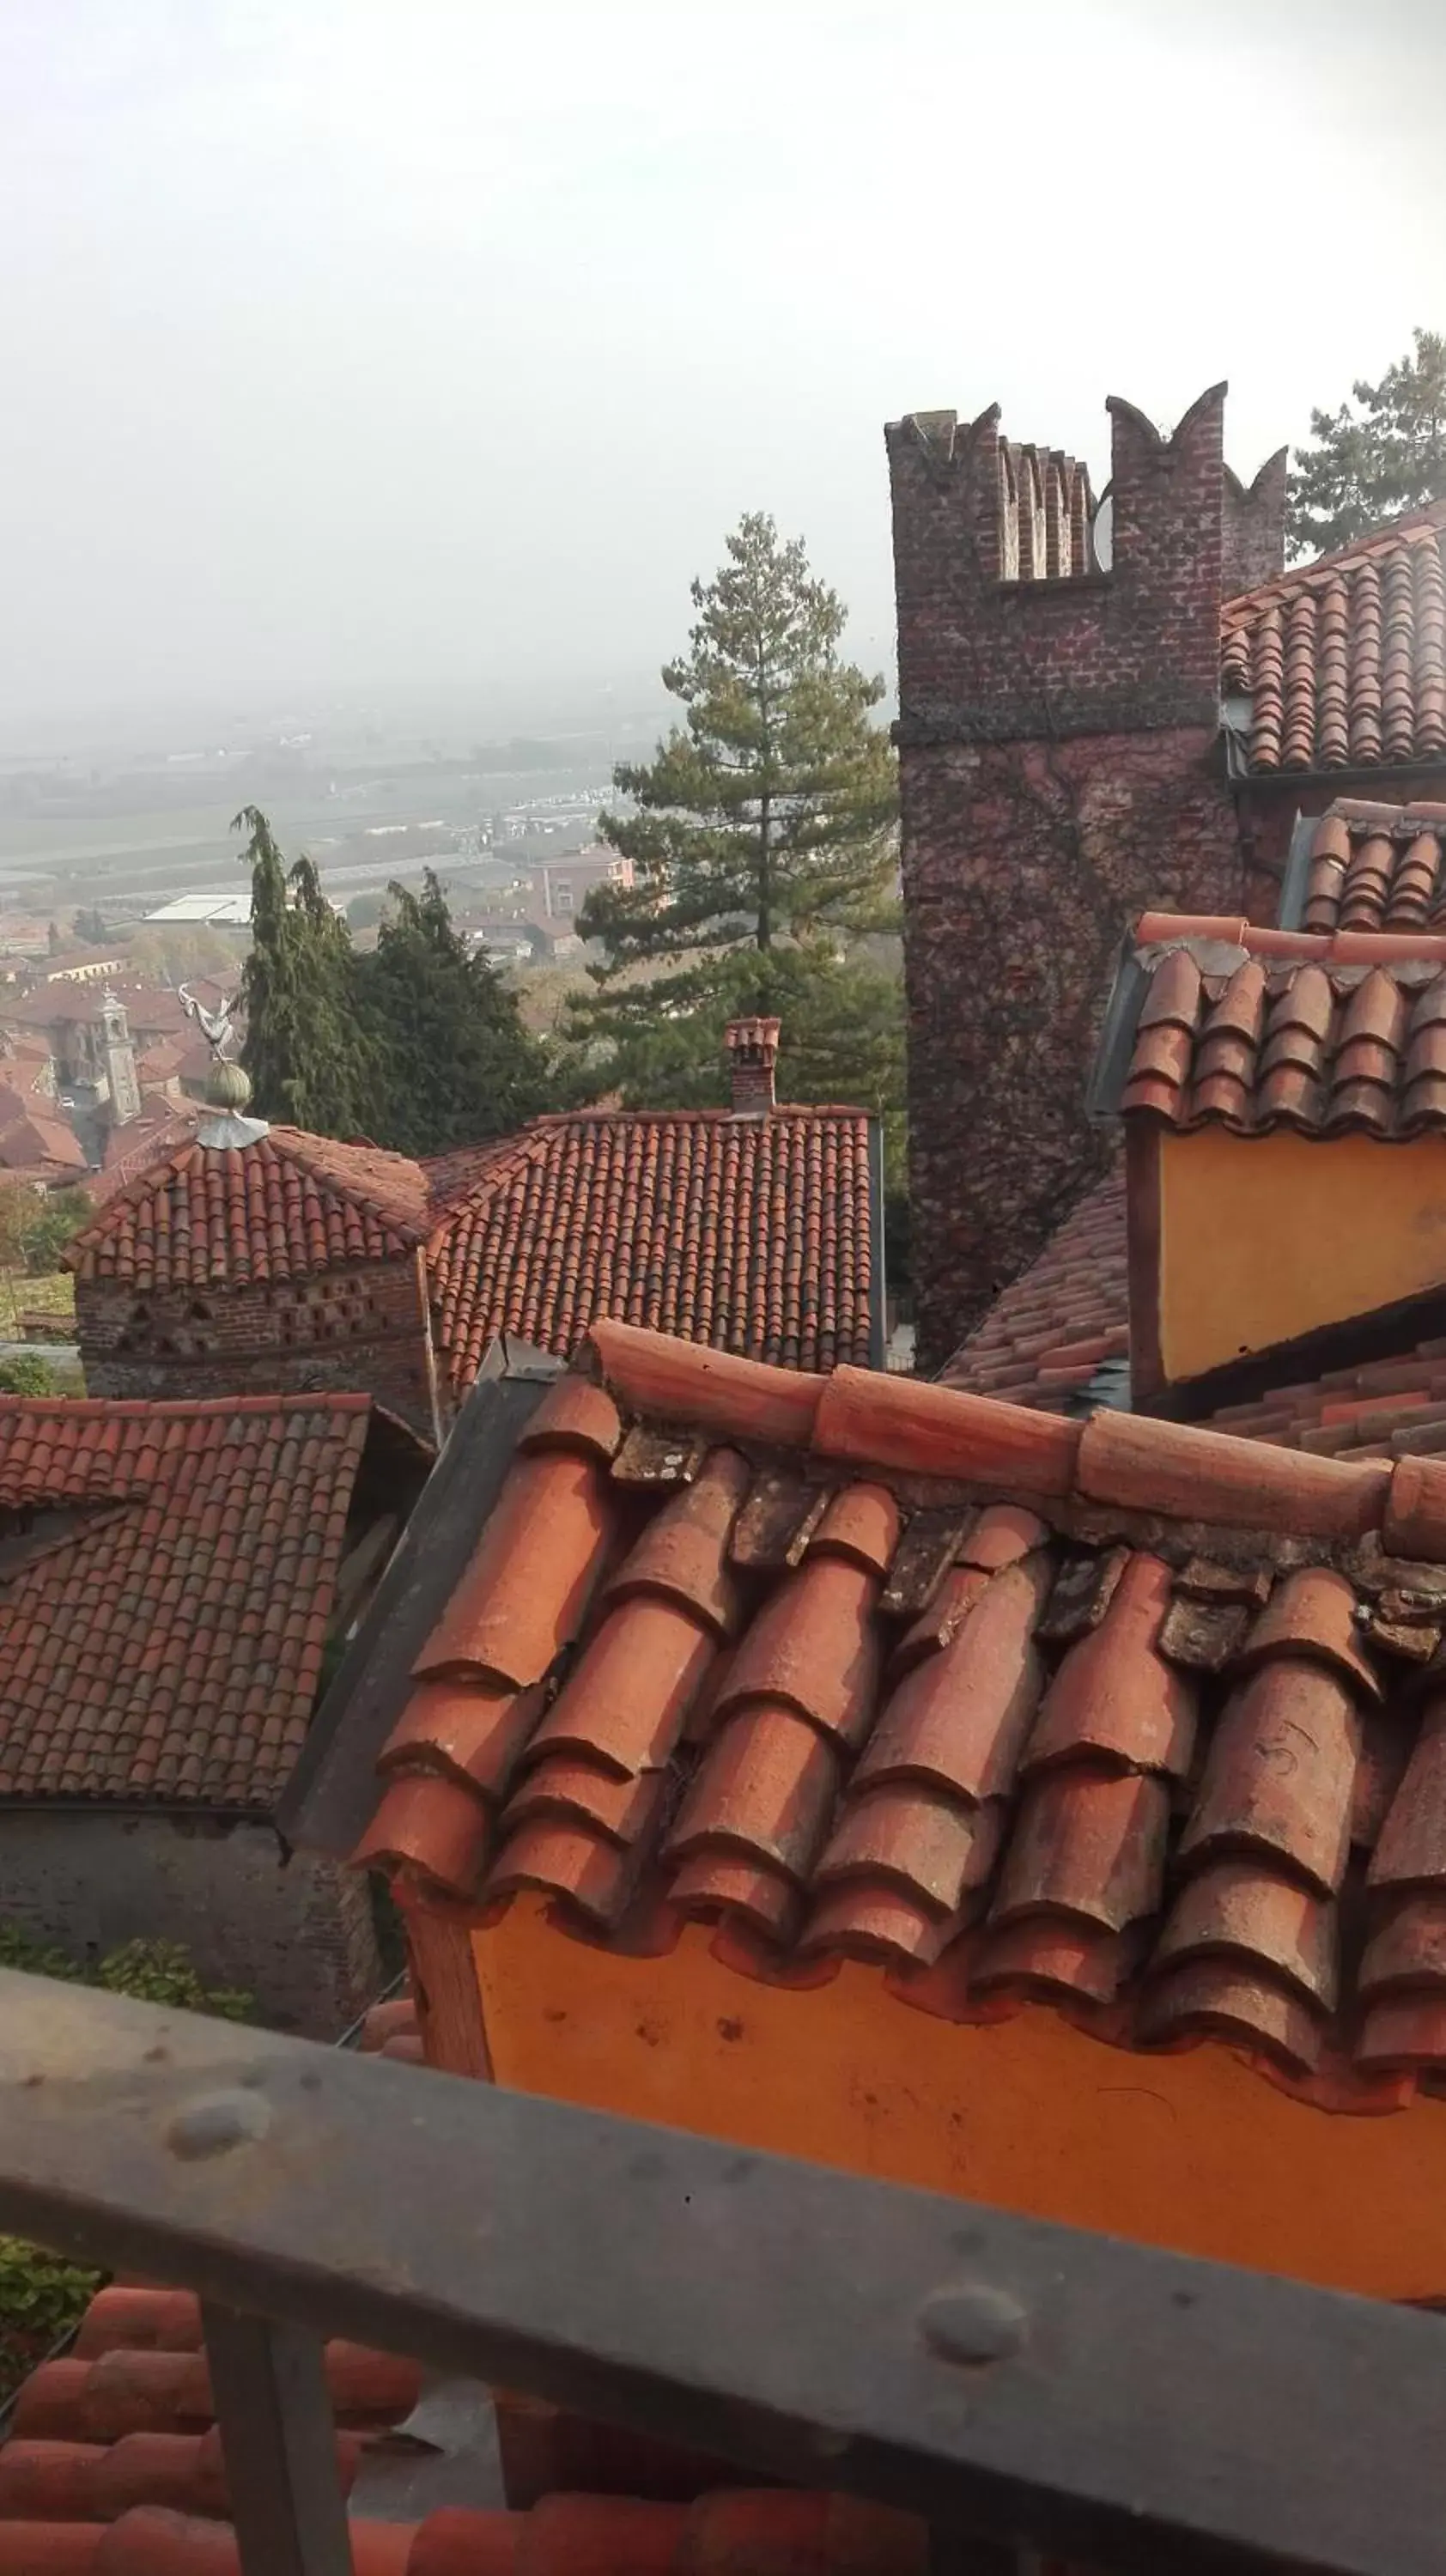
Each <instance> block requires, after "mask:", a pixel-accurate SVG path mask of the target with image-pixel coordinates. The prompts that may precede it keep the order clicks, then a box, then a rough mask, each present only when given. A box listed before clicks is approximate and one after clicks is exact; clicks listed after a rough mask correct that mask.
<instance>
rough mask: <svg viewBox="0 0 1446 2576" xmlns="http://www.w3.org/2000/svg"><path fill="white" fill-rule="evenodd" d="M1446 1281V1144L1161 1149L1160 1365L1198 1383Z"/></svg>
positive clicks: (1350, 1140) (1181, 1139) (1282, 1141)
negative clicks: (1271, 1348)
mask: <svg viewBox="0 0 1446 2576" xmlns="http://www.w3.org/2000/svg"><path fill="white" fill-rule="evenodd" d="M1442 1280H1446V1140H1443V1139H1441V1138H1439V1137H1434V1136H1424V1137H1419V1138H1418V1139H1417V1140H1416V1141H1415V1142H1414V1143H1412V1144H1407V1145H1380V1144H1373V1143H1372V1142H1371V1140H1370V1138H1369V1137H1366V1136H1340V1137H1336V1138H1334V1139H1332V1140H1330V1141H1328V1142H1326V1143H1322V1144H1312V1143H1311V1142H1310V1140H1309V1138H1307V1137H1304V1136H1294V1135H1289V1134H1284V1133H1282V1134H1277V1135H1274V1136H1259V1137H1251V1136H1232V1135H1230V1134H1229V1133H1228V1132H1227V1131H1226V1130H1225V1129H1223V1128H1219V1127H1204V1128H1201V1129H1200V1130H1199V1131H1198V1132H1197V1133H1196V1134H1195V1135H1193V1136H1174V1135H1166V1136H1164V1137H1163V1138H1162V1139H1161V1146H1160V1356H1161V1360H1162V1362H1163V1365H1164V1370H1165V1375H1166V1377H1167V1378H1182V1377H1195V1376H1197V1375H1198V1374H1199V1372H1200V1371H1201V1370H1202V1369H1208V1368H1216V1367H1218V1366H1219V1364H1220V1363H1221V1362H1222V1361H1223V1360H1233V1359H1238V1358H1239V1357H1240V1355H1241V1353H1242V1352H1243V1351H1258V1350H1264V1349H1265V1348H1266V1347H1267V1346H1268V1345H1269V1344H1270V1343H1272V1342H1283V1341H1288V1340H1289V1339H1290V1337H1291V1336H1292V1334H1295V1333H1306V1332H1310V1331H1312V1330H1313V1329H1314V1327H1315V1326H1316V1325H1318V1324H1331V1323H1336V1322H1339V1321H1340V1320H1342V1319H1343V1318H1345V1317H1348V1316H1351V1315H1364V1314H1368V1313H1369V1312H1370V1310H1371V1308H1372V1307H1373V1306H1385V1305H1388V1304H1389V1303H1390V1302H1391V1300H1392V1299H1393V1298H1396V1297H1409V1296H1411V1295H1412V1294H1413V1292H1414V1291H1416V1290H1417V1289H1421V1288H1430V1287H1434V1286H1435V1285H1437V1284H1438V1282H1440V1281H1442Z"/></svg>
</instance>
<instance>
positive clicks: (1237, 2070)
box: [473, 1898, 1446, 2299]
mask: <svg viewBox="0 0 1446 2576" xmlns="http://www.w3.org/2000/svg"><path fill="white" fill-rule="evenodd" d="M710 1939H711V1935H710V1933H709V1932H708V1930H707V1929H706V1928H705V1927H703V1926H700V1925H695V1926H690V1927H689V1928H688V1929H687V1930H686V1931H685V1932H684V1933H683V1935H682V1938H681V1940H680V1942H679V1944H678V1946H677V1948H676V1949H675V1950H673V1951H671V1952H670V1953H668V1954H667V1955H666V1956H665V1957H662V1958H629V1957H625V1956H620V1955H618V1954H616V1953H614V1952H612V1951H608V1950H602V1949H596V1950H595V1949H592V1948H590V1947H589V1946H587V1945H585V1944H583V1943H580V1942H577V1941H574V1940H571V1939H569V1938H568V1937H567V1935H566V1934H564V1933H561V1932H558V1931H556V1930H554V1929H553V1928H552V1927H551V1926H550V1925H549V1924H548V1922H547V1920H546V1909H545V1905H544V1903H543V1900H541V1899H540V1898H539V1899H536V1900H531V1899H528V1900H520V1901H518V1902H515V1903H514V1904H513V1905H512V1906H511V1907H510V1908H509V1910H508V1912H507V1913H506V1914H505V1915H504V1916H503V1918H502V1919H501V1921H500V1922H498V1923H496V1924H493V1925H491V1926H489V1927H488V1928H487V1929H486V1930H482V1931H478V1932H476V1933H474V1935H473V1951H474V1956H475V1960H476V1965H477V1975H478V1981H479V1985H480V1988H481V1994H482V2007H483V2014H484V2017H485V2020H486V2025H487V2033H488V2038H489V2042H490V2046H491V2052H492V2061H493V2068H494V2072H495V2074H496V2077H497V2080H498V2082H499V2083H503V2084H511V2085H515V2086H517V2087H518V2088H520V2089H521V2090H523V2091H526V2092H532V2093H548V2094H552V2095H554V2096H556V2097H559V2098H561V2099H562V2100H564V2101H569V2102H579V2103H584V2104H586V2105H588V2106H589V2107H591V2108H592V2109H595V2110H602V2111H617V2112H622V2113H624V2114H626V2115H629V2116H631V2117H632V2118H634V2119H643V2120H660V2121H664V2122H666V2123H668V2124H669V2125H670V2126H672V2127H675V2128H688V2129H695V2130H702V2131H705V2132H707V2133H709V2134H711V2135H713V2136H716V2137H722V2138H728V2139H733V2140H736V2141H737V2142H738V2144H739V2145H742V2146H752V2147H761V2148H771V2149H773V2150H775V2151H776V2152H778V2153H780V2154H787V2155H801V2156H807V2157H810V2158H812V2159H813V2160H814V2161H815V2162H818V2163H822V2164H834V2165H843V2166H847V2167H850V2168H851V2169H853V2170H854V2171H857V2172H862V2173H873V2174H879V2175H884V2176H889V2177H891V2178H892V2179H893V2180H895V2181H898V2182H908V2183H918V2184H921V2185H923V2186H925V2187H926V2188H928V2189H932V2190H936V2191H951V2192H958V2193H959V2194H961V2195H962V2196H964V2197H965V2198H969V2199H976V2200H983V2201H987V2202H990V2203H992V2204H994V2205H995V2206H998V2207H1003V2208H1010V2209H1017V2210H1021V2211H1024V2212H1027V2213H1029V2214H1030V2215H1032V2216H1035V2217H1040V2218H1052V2219H1058V2220H1061V2221H1063V2222H1065V2223H1066V2224H1068V2225H1072V2226H1076V2227H1088V2228H1096V2229H1100V2230H1103V2231H1105V2232H1107V2233H1110V2234H1114V2235H1117V2236H1128V2237H1133V2238H1135V2239H1137V2240H1141V2241H1144V2242H1147V2243H1152V2244H1160V2245H1173V2246H1175V2247H1177V2248H1179V2249H1180V2250H1181V2251H1183V2252H1186V2253H1190V2254H1200V2255H1206V2256H1210V2257H1213V2258H1214V2259H1216V2260H1217V2261H1222V2262H1232V2263H1243V2264H1248V2265H1251V2266H1253V2267H1254V2268H1256V2269H1258V2270H1263V2271H1276V2272H1286V2273H1292V2274H1294V2275H1296V2276H1297V2277H1298V2278H1299V2279H1302V2280H1309V2281H1315V2282H1319V2283H1321V2284H1323V2285H1325V2286H1328V2287H1333V2288H1337V2289H1343V2290H1357V2291H1363V2292H1366V2293H1369V2294H1374V2295H1376V2296H1378V2297H1388V2298H1404V2299H1417V2298H1438V2297H1442V2296H1446V2193H1443V2191H1442V2189H1441V2179H1442V2176H1443V2174H1446V2102H1437V2101H1433V2100H1427V2099H1421V2100H1417V2101H1414V2102H1412V2103H1411V2104H1410V2105H1409V2106H1408V2107H1406V2108H1403V2109H1399V2110H1394V2111H1387V2112H1381V2113H1378V2114H1373V2115H1359V2116H1357V2115H1348V2114H1343V2113H1339V2112H1335V2113H1332V2112H1327V2111H1321V2110H1316V2109H1314V2108H1312V2107H1311V2106H1310V2105H1308V2104H1306V2103H1302V2102H1299V2101H1296V2100H1295V2099H1293V2098H1292V2097H1291V2096H1289V2095H1287V2094H1285V2093H1282V2092H1281V2091H1280V2090H1279V2089H1278V2088H1277V2087H1276V2086H1275V2085H1274V2084H1272V2083H1270V2082H1269V2081H1268V2080H1267V2079H1266V2078H1265V2077H1263V2076H1261V2075H1259V2074H1257V2073H1255V2072H1253V2071H1252V2069H1251V2068H1250V2067H1248V2066H1246V2065H1244V2064H1243V2063H1242V2062H1241V2061H1240V2060H1239V2059H1237V2058H1235V2057H1234V2056H1232V2055H1231V2054H1230V2053H1229V2052H1228V2051H1227V2050H1225V2049H1223V2048H1217V2047H1213V2046H1210V2045H1208V2044H1207V2045H1206V2046H1203V2047H1200V2048H1197V2049H1192V2050H1190V2051H1188V2052H1186V2053H1184V2054H1182V2055H1178V2056H1169V2057H1155V2056H1141V2055H1137V2054H1134V2053H1132V2052H1129V2051H1126V2050H1122V2049H1117V2048H1112V2047H1109V2046H1107V2045H1106V2044H1105V2043H1104V2042H1103V2041H1100V2040H1096V2039H1090V2038H1087V2037H1085V2036H1084V2035H1083V2033H1081V2032H1079V2031H1076V2030H1073V2029H1071V2028H1070V2026H1069V2025H1068V2024H1067V2023H1065V2022H1063V2021H1061V2020H1060V2018H1059V2017H1058V2015H1057V2014H1055V2013H1052V2012H1050V2011H1048V2010H1047V2009H1046V2008H1045V2007H1043V2006H1040V2007H1029V2008H1026V2009H1025V2010H1024V2011H1022V2012H1020V2013H1019V2014H1018V2015H1017V2016H1016V2017H1015V2018H1014V2019H1012V2020H1009V2021H1004V2022H998V2023H992V2024H988V2025H960V2024H956V2023H953V2022H946V2021H942V2020H938V2019H935V2018H934V2017H932V2016H930V2015H929V2014H927V2013H923V2012H920V2011H918V2010H916V2009H914V2008H913V2007H911V2006H910V2005H908V2004H903V2003H900V2002H899V2001H898V2000H897V1998H895V1997H893V1996H891V1995H890V1994H889V1993H888V1991H887V1989H886V1987H885V1985H884V1983H883V1980H882V1978H881V1977H880V1976H879V1975H878V1974H877V1973H876V1972H875V1971H874V1970H873V1969H870V1968H867V1967H862V1966H855V1965H853V1964H852V1963H848V1962H846V1963H844V1964H843V1965H842V1966H841V1967H840V1968H839V1970H838V1973H837V1975H836V1976H835V1977H834V1978H833V1980H832V1982H831V1983H829V1984H826V1985H822V1986H815V1987H811V1988H808V1989H796V1988H795V1989H789V1988H786V1987H781V1986H766V1985H761V1984H759V1983H758V1982H757V1981H756V1980H754V1979H753V1978H750V1977H746V1976H743V1975H741V1974H740V1973H739V1972H738V1971H737V1970H735V1969H733V1968H730V1967H728V1966H726V1965H725V1964H723V1962H721V1961H720V1960H717V1959H715V1958H713V1957H712V1955H711V1951H710V1946H709V1945H710Z"/></svg>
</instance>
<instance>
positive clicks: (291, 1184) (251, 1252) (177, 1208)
mask: <svg viewBox="0 0 1446 2576" xmlns="http://www.w3.org/2000/svg"><path fill="white" fill-rule="evenodd" d="M428 1212H429V1201H428V1191H427V1182H426V1177H425V1175H424V1173H423V1171H422V1168H421V1165H420V1164H418V1163H414V1162H411V1161H409V1160H408V1158H407V1157H406V1155H404V1154H384V1153H381V1152H379V1151H378V1150H377V1149H376V1148H375V1147H373V1146H363V1145H339V1144H336V1143H334V1142H333V1141H332V1140H331V1139H330V1138H329V1137H325V1136H310V1135H306V1134H304V1133H303V1131H302V1130H301V1129H300V1128H298V1127H272V1128H271V1129H270V1130H269V1131H268V1133H267V1134H266V1135H265V1136H263V1137H261V1138H260V1139H259V1140H258V1142H257V1143H255V1144H252V1145H245V1146H222V1147H215V1146H208V1145H200V1144H187V1145H183V1146H182V1147H181V1149H180V1151H179V1152H178V1153H176V1154H174V1155H172V1156H171V1157H170V1158H169V1159H168V1160H167V1161H165V1162H160V1163H155V1164H151V1165H149V1166H147V1168H146V1169H145V1170H143V1171H142V1172H141V1173H140V1174H139V1175H138V1176H137V1178H136V1179H135V1180H134V1181H132V1182H130V1183H129V1184H128V1185H127V1187H126V1188H124V1189H122V1190H119V1191H117V1192H116V1193H115V1195H114V1196H113V1197H112V1198H110V1199H108V1200H107V1202H106V1205H105V1207H104V1209H103V1211H102V1213H101V1214H100V1215H99V1216H98V1217H97V1219H96V1221H95V1223H94V1224H93V1225H89V1226H87V1227H86V1229H85V1231H84V1232H83V1233H81V1234H78V1235H77V1236H76V1237H75V1240H74V1241H73V1242H72V1243H71V1244H70V1245H68V1247H67V1249H66V1254H65V1260H66V1264H67V1266H68V1267H69V1268H70V1269H72V1270H73V1271H74V1272H75V1274H76V1276H77V1278H80V1279H121V1280H127V1281H132V1282H133V1283H134V1284H135V1286H136V1287H137V1288H170V1287H196V1288H202V1287H207V1286H211V1287H219V1286H229V1287H248V1286H250V1285H251V1284H252V1282H253V1281H258V1280H271V1279H304V1278H306V1277H308V1276H310V1275H311V1274H312V1273H313V1272H315V1271H318V1270H327V1269H331V1268H333V1267H334V1266H335V1265H337V1264H338V1263H342V1262H348V1261H384V1260H388V1259H391V1258H394V1257H395V1256H396V1255H398V1254H401V1253H405V1252H406V1251H408V1250H409V1249H410V1248H411V1247H413V1246H414V1245H417V1244H419V1243H421V1242H422V1241H423V1240H424V1238H425V1235H426V1230H427V1223H428Z"/></svg>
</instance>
